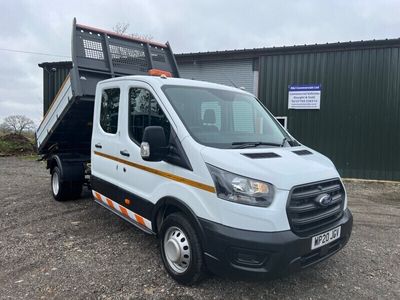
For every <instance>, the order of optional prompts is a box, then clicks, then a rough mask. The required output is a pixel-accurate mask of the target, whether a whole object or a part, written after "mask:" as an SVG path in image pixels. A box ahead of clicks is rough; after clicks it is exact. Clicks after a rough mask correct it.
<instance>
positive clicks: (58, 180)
mask: <svg viewBox="0 0 400 300" xmlns="http://www.w3.org/2000/svg"><path fill="white" fill-rule="evenodd" d="M51 191H52V193H53V197H54V199H55V200H57V201H66V200H72V199H76V198H79V196H80V195H81V193H82V184H81V183H79V182H69V181H64V180H62V176H61V170H60V168H59V167H54V168H53V170H52V172H51Z"/></svg>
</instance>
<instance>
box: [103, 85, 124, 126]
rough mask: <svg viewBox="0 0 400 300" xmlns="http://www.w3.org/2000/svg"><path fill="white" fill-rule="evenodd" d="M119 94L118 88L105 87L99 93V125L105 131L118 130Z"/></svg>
mask: <svg viewBox="0 0 400 300" xmlns="http://www.w3.org/2000/svg"><path fill="white" fill-rule="evenodd" d="M119 95H120V90H119V89H118V88H112V89H105V90H103V92H102V94H101V108H100V126H101V128H102V129H103V130H104V131H105V132H107V133H112V134H115V133H117V130H118V108H119Z"/></svg>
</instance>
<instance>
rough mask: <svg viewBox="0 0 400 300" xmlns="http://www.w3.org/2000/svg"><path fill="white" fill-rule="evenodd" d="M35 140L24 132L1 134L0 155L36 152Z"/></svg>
mask: <svg viewBox="0 0 400 300" xmlns="http://www.w3.org/2000/svg"><path fill="white" fill-rule="evenodd" d="M35 152H36V151H35V146H34V144H33V141H31V140H29V139H28V138H27V137H25V136H23V135H22V134H16V133H10V134H6V135H3V136H0V156H9V155H30V154H34V153H35Z"/></svg>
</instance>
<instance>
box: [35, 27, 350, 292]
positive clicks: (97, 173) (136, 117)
mask: <svg viewBox="0 0 400 300" xmlns="http://www.w3.org/2000/svg"><path fill="white" fill-rule="evenodd" d="M72 43H73V45H72V60H73V61H72V68H71V71H70V74H69V75H68V76H67V78H66V79H65V82H64V84H63V85H62V86H61V87H60V89H59V92H58V93H57V95H56V96H55V98H54V100H53V102H52V104H51V106H50V108H49V109H48V111H47V113H46V115H45V117H44V120H43V122H42V124H41V125H40V127H39V129H38V131H37V145H38V149H39V153H40V154H42V156H43V159H45V160H46V161H47V167H48V169H49V170H50V172H51V175H52V177H51V188H52V192H53V195H54V198H55V199H56V200H59V201H61V200H67V199H73V198H77V197H79V195H80V193H81V191H82V186H83V185H84V184H86V185H87V186H88V187H89V188H90V189H91V190H92V193H93V196H94V200H95V201H96V202H97V203H98V204H100V205H102V206H104V207H105V208H107V209H109V210H110V211H112V212H114V213H115V214H117V215H118V216H120V217H121V218H123V219H125V220H126V221H128V222H130V223H132V224H133V225H135V226H137V227H138V228H140V229H141V230H143V231H145V232H147V233H149V234H154V235H157V237H158V238H159V240H160V251H161V257H162V260H163V263H164V265H165V268H166V270H167V272H168V273H169V274H170V275H171V277H173V278H174V279H175V280H177V281H178V282H180V283H183V284H192V283H195V282H196V281H198V280H199V279H200V278H202V275H203V274H204V273H205V271H206V269H208V270H210V271H212V272H214V273H217V274H222V275H229V276H241V277H243V276H244V277H247V278H248V277H252V276H254V277H262V276H266V277H270V276H276V275H281V274H284V273H287V272H289V271H292V270H298V269H303V268H306V267H309V266H311V265H314V264H316V263H318V262H320V261H322V260H324V259H326V258H328V257H330V256H331V255H333V254H335V253H336V252H338V251H339V250H340V249H341V248H343V247H344V246H345V244H346V243H347V242H348V240H349V237H350V233H351V229H352V215H351V213H350V211H349V209H348V208H347V198H346V191H345V188H344V186H343V183H342V181H341V179H340V176H339V174H338V172H337V170H336V168H335V166H334V165H333V164H332V162H331V161H330V160H329V159H328V158H326V157H325V156H323V155H321V154H319V153H318V152H316V151H314V150H312V149H310V148H307V147H306V146H304V145H302V144H300V143H299V142H298V141H296V140H295V139H294V138H293V137H292V136H291V135H290V134H289V133H288V132H287V131H286V130H285V129H284V128H283V127H282V126H281V125H280V124H279V123H278V122H277V121H276V119H275V118H274V117H273V116H272V115H271V113H269V112H268V110H267V109H266V108H265V107H264V106H263V105H262V104H261V103H260V102H259V101H258V100H257V99H256V98H255V97H254V96H253V95H251V94H249V93H247V92H245V91H243V90H240V89H236V88H231V87H227V86H223V85H218V84H213V83H208V82H201V81H194V80H186V79H179V78H174V77H178V76H179V73H178V68H177V66H176V62H175V59H174V56H173V53H172V51H171V49H170V47H169V45H168V44H158V43H154V42H146V41H140V40H136V39H132V38H129V37H126V36H120V35H117V34H115V33H110V32H105V31H102V30H99V29H95V28H91V27H88V26H83V25H78V24H76V22H74V25H73V38H72ZM42 66H43V67H46V68H48V67H49V66H50V65H49V64H47V65H46V64H43V65H42ZM129 74H136V75H134V76H127V75H129ZM147 74H151V75H153V76H149V75H147ZM107 78H109V79H107ZM111 263H112V262H111Z"/></svg>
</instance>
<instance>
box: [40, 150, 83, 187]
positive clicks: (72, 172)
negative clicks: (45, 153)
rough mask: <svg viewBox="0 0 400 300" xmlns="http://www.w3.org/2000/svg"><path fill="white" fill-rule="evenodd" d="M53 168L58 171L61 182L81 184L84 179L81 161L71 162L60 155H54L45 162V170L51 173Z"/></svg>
mask: <svg viewBox="0 0 400 300" xmlns="http://www.w3.org/2000/svg"><path fill="white" fill-rule="evenodd" d="M55 167H58V168H59V169H60V173H61V179H60V180H61V181H75V182H83V181H84V179H85V168H84V165H83V161H71V160H69V159H68V158H64V157H63V156H61V155H57V154H54V155H52V156H51V157H50V158H49V159H48V160H47V169H49V170H50V173H51V172H52V171H53V169H54V168H55Z"/></svg>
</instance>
